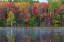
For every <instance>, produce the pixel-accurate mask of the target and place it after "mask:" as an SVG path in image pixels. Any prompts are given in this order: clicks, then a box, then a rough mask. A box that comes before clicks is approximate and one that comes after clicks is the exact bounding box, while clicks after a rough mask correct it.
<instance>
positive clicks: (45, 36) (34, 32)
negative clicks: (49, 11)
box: [0, 29, 64, 42]
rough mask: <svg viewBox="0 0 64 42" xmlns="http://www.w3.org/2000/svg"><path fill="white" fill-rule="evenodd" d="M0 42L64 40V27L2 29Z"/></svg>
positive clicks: (53, 41) (54, 41) (52, 41)
mask: <svg viewBox="0 0 64 42" xmlns="http://www.w3.org/2000/svg"><path fill="white" fill-rule="evenodd" d="M0 42H64V29H3V30H2V29H0Z"/></svg>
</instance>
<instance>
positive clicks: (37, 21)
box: [0, 0, 64, 27]
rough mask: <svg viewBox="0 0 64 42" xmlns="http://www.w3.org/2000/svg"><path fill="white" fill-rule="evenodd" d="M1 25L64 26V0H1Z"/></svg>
mask: <svg viewBox="0 0 64 42" xmlns="http://www.w3.org/2000/svg"><path fill="white" fill-rule="evenodd" d="M0 27H64V0H48V3H46V2H39V1H38V0H37V1H33V0H13V2H12V1H11V0H9V1H8V0H7V1H0Z"/></svg>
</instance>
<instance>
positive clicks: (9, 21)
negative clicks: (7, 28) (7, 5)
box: [7, 11, 16, 26]
mask: <svg viewBox="0 0 64 42" xmlns="http://www.w3.org/2000/svg"><path fill="white" fill-rule="evenodd" d="M14 23H16V21H15V16H14V14H13V12H12V11H10V12H9V14H8V18H7V25H11V26H13V24H14Z"/></svg>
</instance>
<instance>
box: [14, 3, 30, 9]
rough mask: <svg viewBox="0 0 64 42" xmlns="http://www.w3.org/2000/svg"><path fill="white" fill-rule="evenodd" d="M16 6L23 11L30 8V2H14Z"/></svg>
mask: <svg viewBox="0 0 64 42" xmlns="http://www.w3.org/2000/svg"><path fill="white" fill-rule="evenodd" d="M14 5H15V6H16V7H17V8H19V9H20V10H23V9H25V8H28V7H29V6H30V4H29V2H14Z"/></svg>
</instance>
